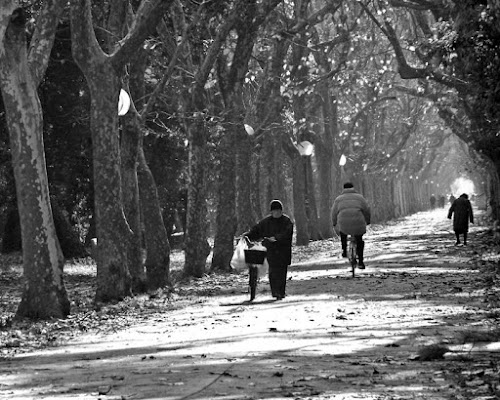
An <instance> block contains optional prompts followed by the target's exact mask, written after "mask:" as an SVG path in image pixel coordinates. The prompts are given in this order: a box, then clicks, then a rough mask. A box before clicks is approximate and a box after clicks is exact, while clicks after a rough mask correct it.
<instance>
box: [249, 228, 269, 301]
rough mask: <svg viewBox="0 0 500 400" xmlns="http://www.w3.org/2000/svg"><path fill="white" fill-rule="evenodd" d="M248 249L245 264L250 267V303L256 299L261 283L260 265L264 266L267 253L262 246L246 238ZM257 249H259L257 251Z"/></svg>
mask: <svg viewBox="0 0 500 400" xmlns="http://www.w3.org/2000/svg"><path fill="white" fill-rule="evenodd" d="M245 240H246V242H247V246H248V249H246V250H245V262H246V263H247V265H248V286H249V289H250V301H253V300H254V299H255V295H256V293H257V283H258V281H259V265H262V264H264V260H265V258H266V251H265V249H264V250H263V249H262V245H260V246H259V245H258V244H256V243H252V242H251V241H250V240H249V239H248V238H247V237H245ZM255 247H258V249H256V248H255Z"/></svg>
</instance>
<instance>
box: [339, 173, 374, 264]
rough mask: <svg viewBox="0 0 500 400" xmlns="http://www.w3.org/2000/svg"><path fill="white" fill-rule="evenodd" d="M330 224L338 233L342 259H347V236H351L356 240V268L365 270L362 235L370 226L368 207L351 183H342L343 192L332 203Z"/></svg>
mask: <svg viewBox="0 0 500 400" xmlns="http://www.w3.org/2000/svg"><path fill="white" fill-rule="evenodd" d="M331 217H332V223H333V226H334V227H336V226H337V224H338V230H339V231H340V241H341V243H342V257H347V235H352V236H354V238H355V239H356V245H357V256H358V267H359V268H360V269H364V268H365V263H364V260H363V250H364V247H365V242H364V241H363V235H364V234H365V233H366V226H367V225H370V218H371V214H370V207H369V206H368V203H367V201H366V199H365V198H364V197H363V196H362V195H361V194H359V193H358V192H356V190H355V189H354V185H353V184H352V183H351V182H346V183H344V190H342V194H340V196H338V197H337V198H336V199H335V201H334V202H333V206H332V211H331Z"/></svg>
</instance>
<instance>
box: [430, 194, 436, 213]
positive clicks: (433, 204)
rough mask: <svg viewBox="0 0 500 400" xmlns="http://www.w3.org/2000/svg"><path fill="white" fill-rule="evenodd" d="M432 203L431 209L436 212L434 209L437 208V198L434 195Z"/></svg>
mask: <svg viewBox="0 0 500 400" xmlns="http://www.w3.org/2000/svg"><path fill="white" fill-rule="evenodd" d="M430 203H431V208H432V209H433V210H434V208H436V196H434V195H433V194H432V195H431V198H430Z"/></svg>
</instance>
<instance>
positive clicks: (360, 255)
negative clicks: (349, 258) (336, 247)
mask: <svg viewBox="0 0 500 400" xmlns="http://www.w3.org/2000/svg"><path fill="white" fill-rule="evenodd" d="M354 239H356V247H357V253H358V254H357V255H358V259H359V261H363V250H364V248H365V242H364V241H363V235H354ZM340 243H342V251H347V234H345V233H344V232H340Z"/></svg>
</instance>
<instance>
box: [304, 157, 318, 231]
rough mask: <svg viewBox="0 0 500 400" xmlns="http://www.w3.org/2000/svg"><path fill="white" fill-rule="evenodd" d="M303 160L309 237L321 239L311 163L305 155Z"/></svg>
mask: <svg viewBox="0 0 500 400" xmlns="http://www.w3.org/2000/svg"><path fill="white" fill-rule="evenodd" d="M304 162H305V171H304V174H305V185H304V186H305V198H306V215H307V221H308V225H309V227H308V230H309V239H310V240H321V239H322V237H321V232H320V230H319V220H318V207H317V205H316V196H315V193H316V190H315V184H314V178H313V171H312V165H311V157H307V158H305V160H304Z"/></svg>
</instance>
